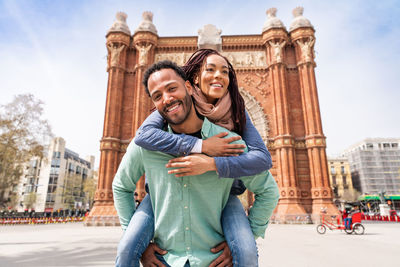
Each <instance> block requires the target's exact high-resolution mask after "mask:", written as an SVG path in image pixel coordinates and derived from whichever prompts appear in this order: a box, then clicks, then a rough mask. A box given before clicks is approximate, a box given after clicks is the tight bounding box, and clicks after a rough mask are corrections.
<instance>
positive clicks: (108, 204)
mask: <svg viewBox="0 0 400 267" xmlns="http://www.w3.org/2000/svg"><path fill="white" fill-rule="evenodd" d="M130 42H131V37H130V35H129V34H127V33H124V32H109V33H108V34H107V49H108V60H107V61H108V68H107V71H108V85H107V100H106V110H105V116H104V128H103V138H102V139H101V141H100V151H101V155H100V168H99V180H98V185H97V190H96V193H95V197H94V201H95V202H94V206H93V209H92V210H91V212H90V214H89V217H88V219H87V221H86V224H87V225H92V224H94V225H115V224H118V216H117V213H116V210H115V209H114V201H113V193H112V181H113V179H114V175H115V173H116V171H117V169H118V165H119V162H118V161H119V160H118V159H119V157H118V156H119V153H120V141H121V140H120V123H121V112H122V99H123V88H124V75H125V71H126V69H125V67H126V53H127V48H128V47H129V45H130Z"/></svg>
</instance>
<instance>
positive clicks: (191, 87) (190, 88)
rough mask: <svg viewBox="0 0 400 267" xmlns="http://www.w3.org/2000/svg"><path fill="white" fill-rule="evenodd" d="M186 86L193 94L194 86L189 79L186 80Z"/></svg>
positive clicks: (190, 93) (189, 92)
mask: <svg viewBox="0 0 400 267" xmlns="http://www.w3.org/2000/svg"><path fill="white" fill-rule="evenodd" d="M185 87H186V90H187V92H188V94H189V95H192V94H193V86H192V84H191V83H190V82H189V81H186V82H185Z"/></svg>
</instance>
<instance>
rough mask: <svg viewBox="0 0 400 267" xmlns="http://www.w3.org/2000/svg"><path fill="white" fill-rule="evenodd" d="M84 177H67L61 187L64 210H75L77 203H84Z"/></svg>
mask: <svg viewBox="0 0 400 267" xmlns="http://www.w3.org/2000/svg"><path fill="white" fill-rule="evenodd" d="M82 186H83V184H82V176H81V175H78V174H71V175H66V176H65V177H64V185H63V186H62V187H59V190H60V191H61V199H62V205H63V209H73V208H75V202H81V201H82V196H81V193H82Z"/></svg>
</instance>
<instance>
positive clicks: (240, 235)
mask: <svg viewBox="0 0 400 267" xmlns="http://www.w3.org/2000/svg"><path fill="white" fill-rule="evenodd" d="M221 224H222V229H223V231H224V235H225V238H226V242H227V243H228V246H229V248H230V250H231V253H232V258H233V266H235V267H236V266H240V267H242V266H244V267H253V266H258V253H257V244H256V241H255V239H254V235H253V232H252V231H251V228H250V224H249V220H248V219H247V216H246V213H245V211H244V209H243V206H242V203H241V202H240V200H239V199H238V198H237V197H236V196H234V195H230V196H229V200H228V203H226V206H225V208H224V210H223V211H222V216H221Z"/></svg>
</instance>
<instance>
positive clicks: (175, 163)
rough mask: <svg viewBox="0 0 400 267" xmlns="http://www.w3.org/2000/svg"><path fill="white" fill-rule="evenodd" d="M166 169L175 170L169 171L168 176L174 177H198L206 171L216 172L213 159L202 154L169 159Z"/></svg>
mask: <svg viewBox="0 0 400 267" xmlns="http://www.w3.org/2000/svg"><path fill="white" fill-rule="evenodd" d="M165 166H166V167H167V168H177V169H173V170H169V171H168V173H169V174H175V176H176V177H182V176H189V175H199V174H203V173H205V172H208V171H216V170H217V166H216V165H215V161H214V158H211V157H209V156H207V155H204V154H192V155H190V156H186V157H179V158H174V159H171V160H170V161H169V162H168V163H167V165H165Z"/></svg>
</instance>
